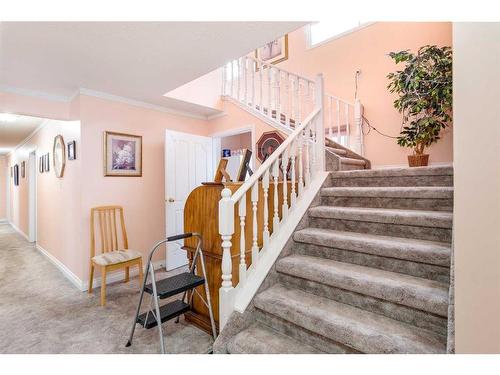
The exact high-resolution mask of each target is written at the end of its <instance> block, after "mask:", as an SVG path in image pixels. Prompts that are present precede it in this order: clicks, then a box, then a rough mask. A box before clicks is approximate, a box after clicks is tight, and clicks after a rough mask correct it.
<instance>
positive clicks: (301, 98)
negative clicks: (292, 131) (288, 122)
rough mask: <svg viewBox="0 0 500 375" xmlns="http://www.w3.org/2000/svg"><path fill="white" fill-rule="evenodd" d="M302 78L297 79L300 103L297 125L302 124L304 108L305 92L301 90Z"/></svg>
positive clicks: (298, 105) (298, 103) (298, 104)
mask: <svg viewBox="0 0 500 375" xmlns="http://www.w3.org/2000/svg"><path fill="white" fill-rule="evenodd" d="M301 87H302V85H301V84H300V78H298V77H297V90H298V93H297V95H298V99H299V100H298V102H297V124H302V108H303V101H304V98H303V95H301V94H303V91H302V89H301Z"/></svg>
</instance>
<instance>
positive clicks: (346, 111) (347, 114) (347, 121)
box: [344, 103, 351, 148]
mask: <svg viewBox="0 0 500 375" xmlns="http://www.w3.org/2000/svg"><path fill="white" fill-rule="evenodd" d="M344 113H345V126H346V129H345V137H346V144H345V145H344V146H345V147H348V148H350V146H351V145H350V143H349V135H350V129H349V104H347V103H344Z"/></svg>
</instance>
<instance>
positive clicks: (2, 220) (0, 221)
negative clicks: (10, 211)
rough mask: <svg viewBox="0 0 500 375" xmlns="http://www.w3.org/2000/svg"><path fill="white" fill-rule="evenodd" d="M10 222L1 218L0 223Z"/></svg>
mask: <svg viewBox="0 0 500 375" xmlns="http://www.w3.org/2000/svg"><path fill="white" fill-rule="evenodd" d="M5 223H8V221H7V219H0V224H5Z"/></svg>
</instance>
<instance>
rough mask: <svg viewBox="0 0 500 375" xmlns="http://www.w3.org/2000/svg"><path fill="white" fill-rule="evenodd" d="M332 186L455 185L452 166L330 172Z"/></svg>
mask: <svg viewBox="0 0 500 375" xmlns="http://www.w3.org/2000/svg"><path fill="white" fill-rule="evenodd" d="M329 184H330V186H335V187H341V186H379V187H380V186H453V167H452V166H431V167H416V168H384V169H365V170H354V171H339V172H332V173H331V174H330V181H329Z"/></svg>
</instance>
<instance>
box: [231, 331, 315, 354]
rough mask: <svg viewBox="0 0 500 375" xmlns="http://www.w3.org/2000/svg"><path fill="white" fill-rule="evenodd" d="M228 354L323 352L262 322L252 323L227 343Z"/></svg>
mask: <svg viewBox="0 0 500 375" xmlns="http://www.w3.org/2000/svg"><path fill="white" fill-rule="evenodd" d="M227 351H228V353H229V354H319V353H323V352H321V351H320V350H318V349H315V348H313V347H311V346H309V345H305V344H303V343H301V342H299V341H296V340H294V339H292V338H291V337H288V336H285V335H283V334H280V333H278V332H276V331H274V330H273V329H271V328H269V327H266V326H265V325H263V324H259V323H254V324H253V325H252V326H250V327H249V328H247V329H245V330H243V331H241V332H239V333H238V334H237V335H235V336H234V337H233V338H231V340H230V341H229V342H228V344H227Z"/></svg>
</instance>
